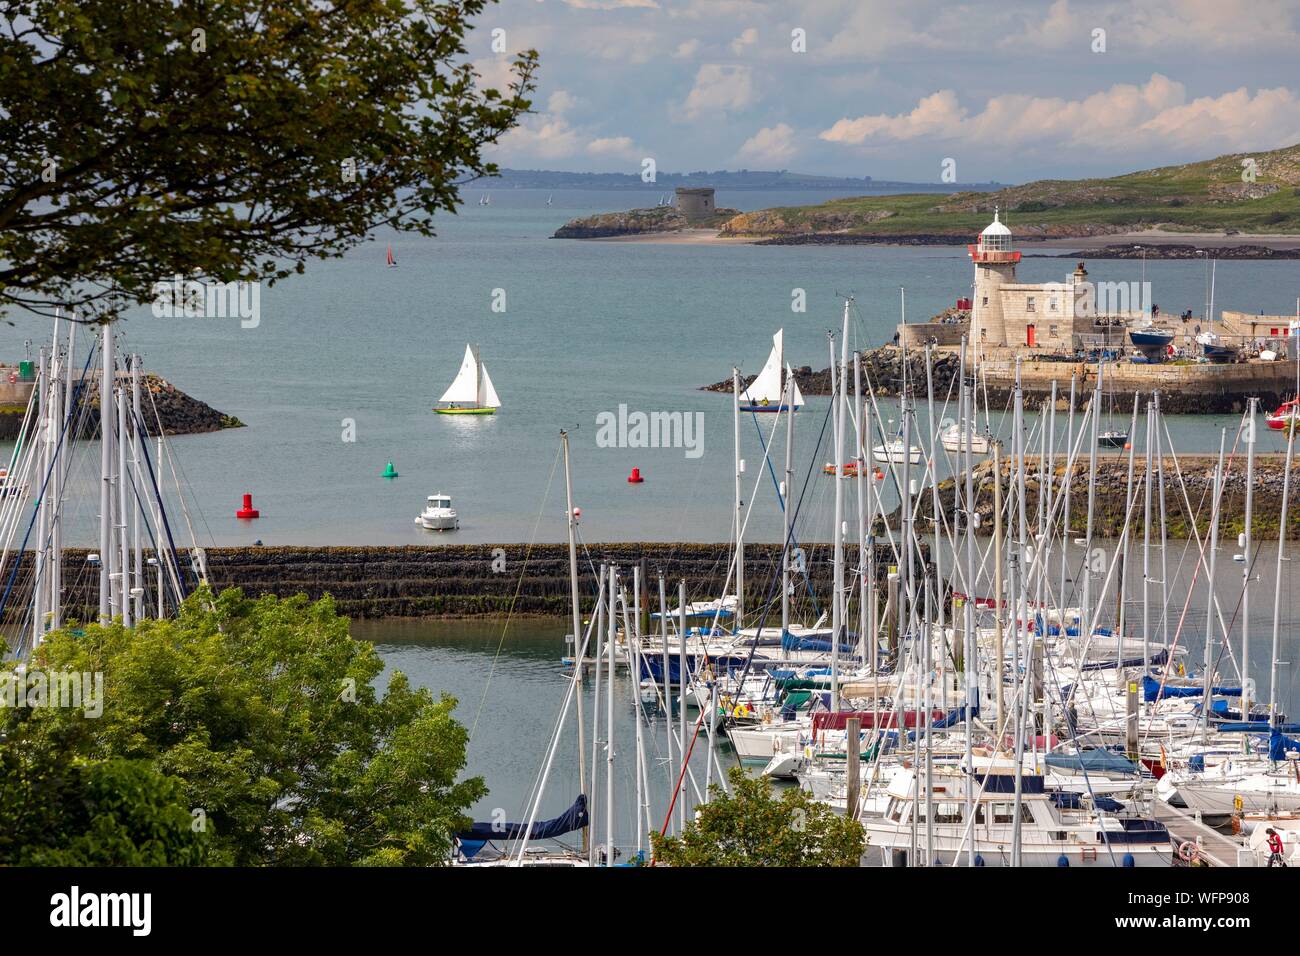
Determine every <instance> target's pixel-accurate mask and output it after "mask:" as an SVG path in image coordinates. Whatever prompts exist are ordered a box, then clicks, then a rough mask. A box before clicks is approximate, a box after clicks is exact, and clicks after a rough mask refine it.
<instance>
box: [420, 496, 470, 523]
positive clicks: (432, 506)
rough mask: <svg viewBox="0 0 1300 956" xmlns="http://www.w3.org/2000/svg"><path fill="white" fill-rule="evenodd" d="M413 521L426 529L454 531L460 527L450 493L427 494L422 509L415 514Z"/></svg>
mask: <svg viewBox="0 0 1300 956" xmlns="http://www.w3.org/2000/svg"><path fill="white" fill-rule="evenodd" d="M415 523H416V524H418V525H420V526H421V527H422V528H424V529H426V530H428V531H455V530H456V529H457V528H459V527H460V516H459V515H457V514H456V509H455V508H453V507H452V506H451V496H450V495H442V494H438V495H429V498H428V501H427V502H426V504H425V506H424V510H423V511H421V512H420V513H419V514H418V515H416V516H415Z"/></svg>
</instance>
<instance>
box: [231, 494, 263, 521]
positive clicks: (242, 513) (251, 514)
mask: <svg viewBox="0 0 1300 956" xmlns="http://www.w3.org/2000/svg"><path fill="white" fill-rule="evenodd" d="M235 517H236V518H258V517H261V512H260V511H258V510H257V509H256V508H254V507H253V496H252V495H244V507H242V508H240V509H239V510H238V511H236V512H235Z"/></svg>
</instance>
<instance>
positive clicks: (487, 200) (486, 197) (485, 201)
mask: <svg viewBox="0 0 1300 956" xmlns="http://www.w3.org/2000/svg"><path fill="white" fill-rule="evenodd" d="M478 204H479V205H480V206H490V205H492V194H491V193H484V194H483V195H482V196H479V197H478Z"/></svg>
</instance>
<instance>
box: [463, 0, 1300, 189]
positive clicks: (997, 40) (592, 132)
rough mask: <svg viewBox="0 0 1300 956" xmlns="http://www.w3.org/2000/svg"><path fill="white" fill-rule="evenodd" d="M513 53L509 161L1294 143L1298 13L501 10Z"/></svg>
mask: <svg viewBox="0 0 1300 956" xmlns="http://www.w3.org/2000/svg"><path fill="white" fill-rule="evenodd" d="M493 30H501V31H504V32H503V33H501V34H499V35H498V41H499V44H498V45H502V46H504V48H505V52H502V53H498V52H494V51H493V49H492V40H493V37H492V31H493ZM796 31H802V36H803V37H804V45H805V50H804V51H803V52H796V51H795V50H794V49H793V47H794V46H795V45H796V44H797V42H798V37H799V34H798V33H796ZM1097 31H1104V34H1102V33H1099V32H1097ZM529 47H532V48H535V49H537V50H538V51H539V53H540V54H541V71H540V76H539V88H538V91H537V94H536V95H535V98H534V102H535V106H534V110H535V112H534V114H533V115H531V116H529V117H528V118H527V120H526V121H525V122H524V123H523V125H522V126H521V128H519V129H518V130H515V131H513V132H511V133H510V134H509V135H508V136H507V137H506V138H505V139H504V140H503V142H502V143H501V144H500V145H499V146H498V147H496V148H494V149H493V150H492V158H493V159H494V160H495V161H496V162H498V163H500V164H501V165H504V166H513V167H524V168H548V169H568V170H590V171H619V172H633V173H635V172H639V171H640V168H641V161H642V159H643V158H645V157H651V158H653V159H654V160H655V162H656V164H657V165H658V168H659V169H660V170H665V171H683V170H695V169H720V168H730V169H738V168H741V167H748V168H751V169H780V168H787V169H792V170H797V171H800V172H809V173H821V174H826V175H840V176H867V175H869V176H874V177H876V178H878V179H905V180H911V181H929V180H938V179H939V178H940V175H941V169H942V164H943V161H944V160H945V159H952V160H954V161H955V165H956V174H957V181H958V182H977V181H986V180H999V181H1002V182H1022V181H1026V180H1029V179H1037V178H1043V177H1075V176H1086V175H1110V174H1115V173H1120V172H1126V171H1130V170H1134V169H1141V168H1145V167H1149V166H1158V165H1169V164H1174V163H1180V162H1188V161H1192V160H1196V159H1203V158H1208V157H1210V156H1215V155H1219V154H1222V153H1231V152H1249V151H1253V150H1264V149H1273V148H1277V147H1279V146H1286V145H1290V144H1293V143H1296V142H1300V63H1298V62H1297V53H1298V52H1300V0H1137V2H1082V0H1056V2H1050V0H1045V2H1018V0H999V2H982V0H980V2H966V3H944V2H940V0H907V2H905V0H899V2H877V0H502V2H500V3H498V4H496V5H493V6H489V7H488V8H487V10H486V11H485V12H484V13H483V15H482V16H481V17H480V19H479V21H478V25H477V29H475V31H474V32H473V33H472V34H471V36H470V38H469V52H470V56H471V59H472V60H473V62H474V65H475V68H476V69H477V70H478V71H479V72H480V73H481V74H482V76H483V78H484V80H485V81H486V82H489V83H500V82H502V81H503V79H504V77H505V75H506V71H507V69H508V64H509V60H510V54H511V53H512V52H513V51H517V50H520V49H526V48H529Z"/></svg>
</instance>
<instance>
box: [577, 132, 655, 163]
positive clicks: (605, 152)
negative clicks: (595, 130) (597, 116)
mask: <svg viewBox="0 0 1300 956" xmlns="http://www.w3.org/2000/svg"><path fill="white" fill-rule="evenodd" d="M587 152H588V153H589V154H590V155H592V156H612V157H615V158H618V159H631V160H636V159H640V158H641V155H642V153H643V152H644V151H643V150H638V149H637V148H636V144H635V143H633V142H632V138H631V137H630V136H605V137H601V138H599V139H593V140H592V141H591V142H590V143H588V144H587Z"/></svg>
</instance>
